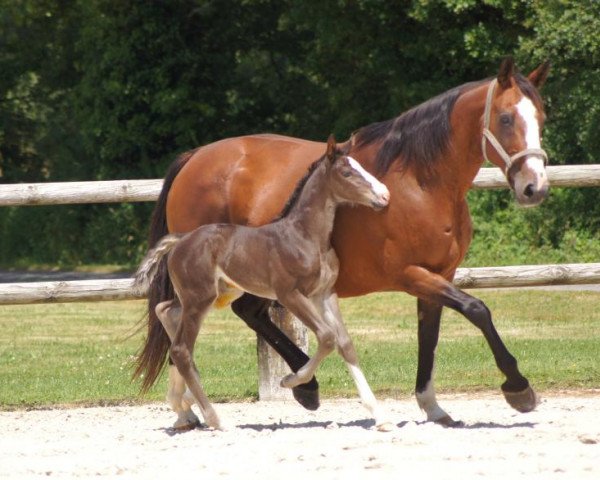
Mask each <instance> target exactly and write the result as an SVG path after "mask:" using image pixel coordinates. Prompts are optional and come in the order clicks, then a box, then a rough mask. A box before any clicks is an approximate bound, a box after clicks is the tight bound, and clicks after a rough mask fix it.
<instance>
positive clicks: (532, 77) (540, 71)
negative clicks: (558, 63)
mask: <svg viewBox="0 0 600 480" xmlns="http://www.w3.org/2000/svg"><path fill="white" fill-rule="evenodd" d="M548 73H550V61H549V60H546V61H545V62H544V63H542V64H541V65H540V66H539V67H537V68H536V69H535V70H534V71H533V72H531V73H530V74H529V75H528V76H527V78H528V79H529V81H530V82H531V83H532V84H533V85H534V86H535V88H537V89H538V90H539V89H540V88H542V86H543V85H544V83H546V79H547V78H548Z"/></svg>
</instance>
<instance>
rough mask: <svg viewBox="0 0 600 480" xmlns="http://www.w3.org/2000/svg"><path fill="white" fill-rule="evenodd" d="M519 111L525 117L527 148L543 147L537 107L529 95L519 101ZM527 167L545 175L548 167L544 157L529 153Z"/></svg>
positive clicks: (526, 161)
mask: <svg viewBox="0 0 600 480" xmlns="http://www.w3.org/2000/svg"><path fill="white" fill-rule="evenodd" d="M517 112H518V114H519V115H520V116H521V118H522V119H523V123H524V124H525V143H526V147H525V148H541V145H540V125H539V123H538V121H537V117H536V116H535V114H536V108H535V106H534V105H533V102H532V101H531V99H529V98H527V97H525V96H524V97H523V98H521V100H519V103H517ZM525 163H526V165H527V167H529V168H530V169H531V170H532V171H534V172H536V173H537V174H538V175H540V176H542V177H543V176H544V173H545V170H546V167H545V165H544V159H543V158H542V157H540V156H537V155H528V156H527V159H526V160H525Z"/></svg>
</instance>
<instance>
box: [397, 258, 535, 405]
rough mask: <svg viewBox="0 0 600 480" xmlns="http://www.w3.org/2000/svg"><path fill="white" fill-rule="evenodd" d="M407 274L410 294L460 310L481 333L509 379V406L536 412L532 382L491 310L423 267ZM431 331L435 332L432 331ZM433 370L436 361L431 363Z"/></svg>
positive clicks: (505, 388) (506, 390)
mask: <svg viewBox="0 0 600 480" xmlns="http://www.w3.org/2000/svg"><path fill="white" fill-rule="evenodd" d="M404 273H405V274H406V275H407V277H408V279H409V282H408V283H407V286H408V288H407V289H406V290H407V292H408V293H411V294H412V295H415V296H416V297H418V298H420V299H422V300H425V301H427V302H429V303H435V304H438V305H442V306H446V307H450V308H452V309H453V310H456V311H457V312H459V313H461V314H462V315H464V316H465V317H466V318H467V319H468V320H469V321H470V322H471V323H472V324H473V325H475V326H476V327H477V328H479V330H481V332H482V333H483V336H484V337H485V339H486V341H487V343H488V345H489V346H490V349H491V350H492V353H493V355H494V359H495V361H496V365H497V366H498V368H499V369H500V371H501V372H502V373H503V374H504V376H505V377H506V381H505V382H504V383H503V384H502V392H503V393H504V396H505V398H506V400H507V402H508V403H509V404H510V406H511V407H513V408H514V409H516V410H518V411H519V412H529V411H531V410H533V409H534V408H535V407H536V405H537V404H538V398H537V396H536V394H535V392H534V391H533V389H532V388H531V387H530V386H529V381H528V380H527V379H526V378H525V377H524V376H523V375H522V374H521V372H520V371H519V368H518V365H517V360H516V359H515V357H513V356H512V355H511V353H510V352H509V351H508V349H507V348H506V346H505V345H504V343H503V342H502V339H501V338H500V335H498V332H497V331H496V328H495V327H494V324H493V322H492V315H491V313H490V311H489V309H488V308H487V306H486V305H485V304H484V303H483V302H482V301H481V300H479V299H478V298H475V297H473V296H471V295H469V294H467V293H465V292H463V291H462V290H459V289H458V288H456V287H455V286H454V285H453V284H452V283H450V282H449V281H447V280H446V279H444V278H443V277H442V276H440V275H437V274H435V273H432V272H430V271H428V270H426V269H424V268H422V267H416V266H415V267H409V268H408V269H406V270H405V272H404ZM429 328H430V329H431V328H432V327H429ZM434 328H435V331H436V332H435V333H434V334H433V336H434V337H435V342H433V343H435V344H437V330H438V329H439V325H438V326H437V327H434ZM432 331H433V330H430V331H429V332H428V335H432ZM430 340H431V339H430ZM429 348H431V347H429ZM434 348H435V347H434ZM424 363H425V359H424ZM432 368H433V360H432V361H431V369H432ZM426 369H427V368H426V366H425V365H424V368H423V370H424V371H425V370H426ZM430 385H431V384H430ZM431 387H432V385H431Z"/></svg>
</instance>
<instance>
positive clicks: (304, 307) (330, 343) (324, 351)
mask: <svg viewBox="0 0 600 480" xmlns="http://www.w3.org/2000/svg"><path fill="white" fill-rule="evenodd" d="M278 300H279V303H281V304H282V305H283V306H284V307H285V308H287V309H288V310H289V311H290V312H291V313H292V315H294V316H296V317H297V318H298V319H299V320H301V321H302V323H304V325H306V326H307V327H308V328H310V329H311V330H312V331H313V332H314V334H315V336H316V337H317V345H318V346H317V351H316V352H315V354H314V355H313V357H312V358H311V359H310V360H309V361H308V362H306V363H305V364H304V365H303V366H302V367H300V368H299V369H298V371H297V372H295V373H290V374H289V375H286V376H285V377H283V379H282V380H281V386H282V387H285V388H294V387H296V386H297V385H300V384H303V383H307V382H308V381H309V380H310V379H311V378H312V377H313V376H314V374H315V372H316V371H317V368H318V367H319V364H320V363H321V362H322V361H323V359H324V358H325V357H326V356H327V355H329V354H330V353H331V352H332V351H333V350H334V348H335V332H334V331H333V329H332V328H331V325H330V323H329V322H327V321H326V320H325V319H324V318H323V316H322V315H323V312H319V310H318V309H317V308H316V307H315V304H314V303H313V302H312V301H311V300H310V299H309V298H307V297H305V296H304V295H302V294H301V293H300V292H299V291H297V290H294V291H293V292H286V293H285V294H282V295H278Z"/></svg>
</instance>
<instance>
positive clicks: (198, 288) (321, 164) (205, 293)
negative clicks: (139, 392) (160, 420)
mask: <svg viewBox="0 0 600 480" xmlns="http://www.w3.org/2000/svg"><path fill="white" fill-rule="evenodd" d="M389 198H390V193H389V191H388V189H387V187H386V186H385V185H383V184H382V183H381V182H379V181H378V180H377V179H375V177H373V176H372V175H371V174H370V173H368V172H367V171H365V170H364V169H363V167H362V166H361V165H360V164H359V163H358V162H357V161H356V160H354V159H353V158H351V157H348V156H346V155H344V154H343V153H342V152H340V151H339V150H337V149H336V144H335V139H334V138H333V136H330V137H329V140H328V142H327V151H326V153H325V155H323V156H322V157H321V158H320V159H319V160H317V161H316V162H315V163H314V164H313V165H312V166H311V167H310V168H309V170H308V173H307V174H306V176H305V177H304V178H303V179H302V180H300V182H299V184H298V186H297V187H296V190H295V192H294V193H293V194H292V196H291V198H290V200H289V202H288V205H287V206H286V207H285V208H284V211H283V212H282V214H281V218H279V219H278V220H277V221H274V222H272V223H268V224H266V225H262V226H259V227H248V226H244V225H233V224H222V223H221V224H209V225H203V226H200V227H198V228H196V229H195V230H193V231H192V232H191V233H187V234H171V235H167V236H165V237H164V238H163V239H162V240H160V241H159V242H158V244H157V246H156V247H155V248H154V249H152V250H151V251H150V252H149V253H148V255H147V256H146V258H145V259H144V260H143V262H142V264H141V265H140V267H139V269H138V272H137V274H136V276H135V281H134V286H135V287H136V288H138V289H139V290H141V291H144V290H146V289H147V288H148V285H149V284H150V283H151V281H152V279H153V277H154V276H155V275H156V272H157V271H158V265H159V264H160V262H161V260H162V259H163V258H164V257H165V256H167V255H168V259H167V265H168V271H169V277H170V279H171V281H172V283H173V286H174V289H175V294H176V297H175V299H173V300H166V301H164V302H161V303H160V304H158V305H157V306H156V314H157V316H158V318H159V319H160V322H161V323H162V325H163V327H164V328H165V330H166V332H167V334H168V336H169V339H170V340H171V348H170V354H171V359H172V360H173V362H174V364H175V367H176V368H177V371H178V373H179V374H180V375H181V376H182V377H183V378H184V379H185V384H187V387H188V388H189V390H190V391H191V394H192V395H193V397H194V399H195V400H196V401H197V403H198V405H199V407H200V410H201V412H202V415H203V417H204V420H205V422H206V424H207V425H208V426H209V427H212V428H216V429H222V427H223V425H222V423H221V420H220V419H219V417H218V415H217V413H216V411H215V410H214V408H213V407H212V405H211V404H210V402H209V400H208V397H207V396H206V394H205V392H204V389H203V388H202V384H201V382H200V377H199V374H198V371H197V368H196V365H195V362H194V358H193V352H194V344H195V342H196V338H197V336H198V333H199V331H200V327H201V325H202V322H203V320H204V317H205V316H206V314H207V313H208V311H209V310H210V309H211V307H213V306H214V305H218V306H224V305H226V304H228V303H230V302H232V301H234V300H236V299H237V298H239V297H241V296H242V294H243V293H244V292H248V293H251V294H253V295H257V296H260V297H261V298H268V299H271V300H277V301H278V302H279V303H280V304H281V305H282V306H283V307H285V308H286V309H287V310H288V311H290V312H291V313H292V314H294V315H295V316H296V317H297V318H298V319H300V320H301V321H302V322H303V323H304V324H305V325H306V326H307V327H309V328H310V329H311V330H312V331H313V332H314V333H315V335H316V337H317V342H318V347H317V350H316V353H315V355H314V356H313V358H311V359H310V360H309V361H308V362H307V363H306V364H305V365H304V366H303V367H302V368H300V369H299V370H298V371H297V372H295V373H291V374H289V375H287V376H285V377H284V378H283V379H282V380H281V385H282V386H283V387H288V388H292V387H295V386H297V385H299V384H303V383H306V382H307V381H309V380H310V379H311V378H312V377H313V375H314V373H315V371H316V369H317V368H318V366H319V364H320V363H321V361H322V360H323V359H324V358H325V357H326V356H327V355H329V354H330V353H331V352H332V351H333V349H334V348H336V347H337V349H338V351H339V352H340V354H341V355H342V357H343V358H344V360H345V361H346V364H347V366H348V370H349V371H350V374H351V375H352V378H353V379H354V382H355V383H356V386H357V388H358V391H359V394H360V398H361V400H362V402H363V404H364V405H365V406H366V407H367V409H368V410H369V412H370V413H371V414H372V415H373V416H374V418H375V425H376V427H377V428H378V429H379V430H390V429H391V428H392V425H391V424H390V423H389V422H387V421H385V420H384V419H383V417H382V415H381V411H380V409H379V407H378V405H377V402H376V400H375V396H374V395H373V392H372V391H371V389H370V387H369V385H368V383H367V381H366V379H365V376H364V374H363V373H362V371H361V370H360V368H359V367H358V358H357V355H356V351H355V349H354V346H353V344H352V341H351V339H350V337H349V335H348V332H347V330H346V328H345V326H344V323H343V321H342V316H341V313H340V309H339V306H338V301H337V297H336V295H335V293H334V292H333V286H334V284H335V281H336V279H337V275H338V270H339V262H338V259H337V256H336V254H335V251H334V250H333V247H332V245H331V241H330V240H331V232H332V230H333V221H334V218H335V212H336V208H337V206H338V205H340V204H350V205H365V206H367V207H371V208H373V209H374V210H381V209H382V208H384V207H385V206H387V204H388V202H389ZM184 395H185V385H184V384H182V383H180V384H179V385H176V384H174V383H171V385H170V388H169V393H168V395H167V397H168V398H169V400H170V402H171V405H172V407H173V410H174V411H175V412H176V413H178V415H180V417H179V418H178V420H177V422H176V423H175V427H176V428H177V427H179V426H180V425H182V426H183V427H184V428H187V427H188V426H189V420H190V418H189V413H188V410H189V404H190V403H191V402H190V399H189V396H188V398H185V399H184V398H183V397H184ZM182 405H183V406H182Z"/></svg>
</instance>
